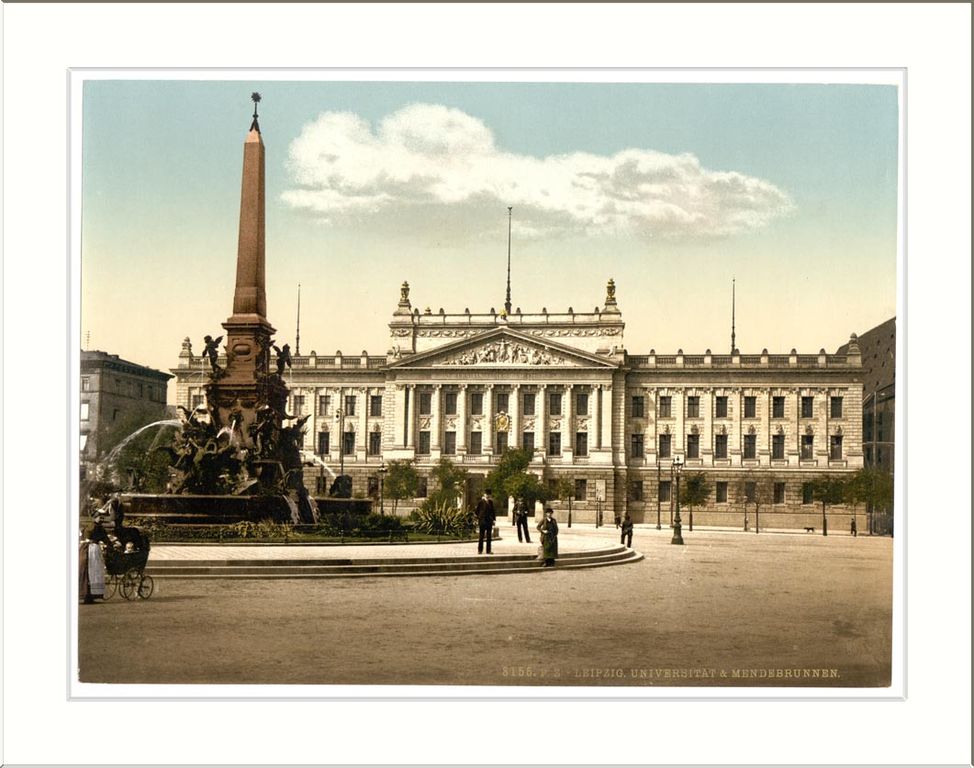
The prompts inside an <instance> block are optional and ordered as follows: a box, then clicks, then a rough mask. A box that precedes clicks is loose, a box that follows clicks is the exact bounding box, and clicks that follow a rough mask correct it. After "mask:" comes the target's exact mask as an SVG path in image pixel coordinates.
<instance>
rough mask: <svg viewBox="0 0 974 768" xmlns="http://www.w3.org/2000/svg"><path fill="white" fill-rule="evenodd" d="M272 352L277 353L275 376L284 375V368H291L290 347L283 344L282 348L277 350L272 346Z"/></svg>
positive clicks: (275, 346)
mask: <svg viewBox="0 0 974 768" xmlns="http://www.w3.org/2000/svg"><path fill="white" fill-rule="evenodd" d="M273 346H274V351H275V352H277V375H278V376H283V375H284V368H285V367H287V368H290V367H291V346H290V345H289V344H285V345H284V346H283V347H281V348H280V349H278V347H277V345H276V344H274V345H273Z"/></svg>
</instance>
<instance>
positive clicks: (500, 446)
mask: <svg viewBox="0 0 974 768" xmlns="http://www.w3.org/2000/svg"><path fill="white" fill-rule="evenodd" d="M494 445H495V446H496V447H495V450H494V453H504V451H506V450H507V432H498V433H497V442H496V443H495V444H494Z"/></svg>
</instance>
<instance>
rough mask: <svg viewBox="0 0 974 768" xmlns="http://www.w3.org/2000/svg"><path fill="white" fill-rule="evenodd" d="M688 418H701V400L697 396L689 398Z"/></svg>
mask: <svg viewBox="0 0 974 768" xmlns="http://www.w3.org/2000/svg"><path fill="white" fill-rule="evenodd" d="M687 418H688V419H699V418H700V398H699V397H698V396H697V395H690V396H689V397H688V398H687Z"/></svg>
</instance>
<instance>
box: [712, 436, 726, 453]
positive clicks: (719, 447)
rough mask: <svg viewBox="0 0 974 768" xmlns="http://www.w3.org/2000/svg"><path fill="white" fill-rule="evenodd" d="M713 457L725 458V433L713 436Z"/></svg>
mask: <svg viewBox="0 0 974 768" xmlns="http://www.w3.org/2000/svg"><path fill="white" fill-rule="evenodd" d="M714 458H715V459H726V458H727V435H715V436H714Z"/></svg>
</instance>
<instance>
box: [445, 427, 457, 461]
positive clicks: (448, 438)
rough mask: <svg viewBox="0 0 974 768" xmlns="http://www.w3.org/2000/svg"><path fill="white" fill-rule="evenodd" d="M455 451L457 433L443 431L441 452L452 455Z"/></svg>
mask: <svg viewBox="0 0 974 768" xmlns="http://www.w3.org/2000/svg"><path fill="white" fill-rule="evenodd" d="M456 452H457V433H456V432H444V433H443V453H444V455H446V456H453V455H454V454H456Z"/></svg>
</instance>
